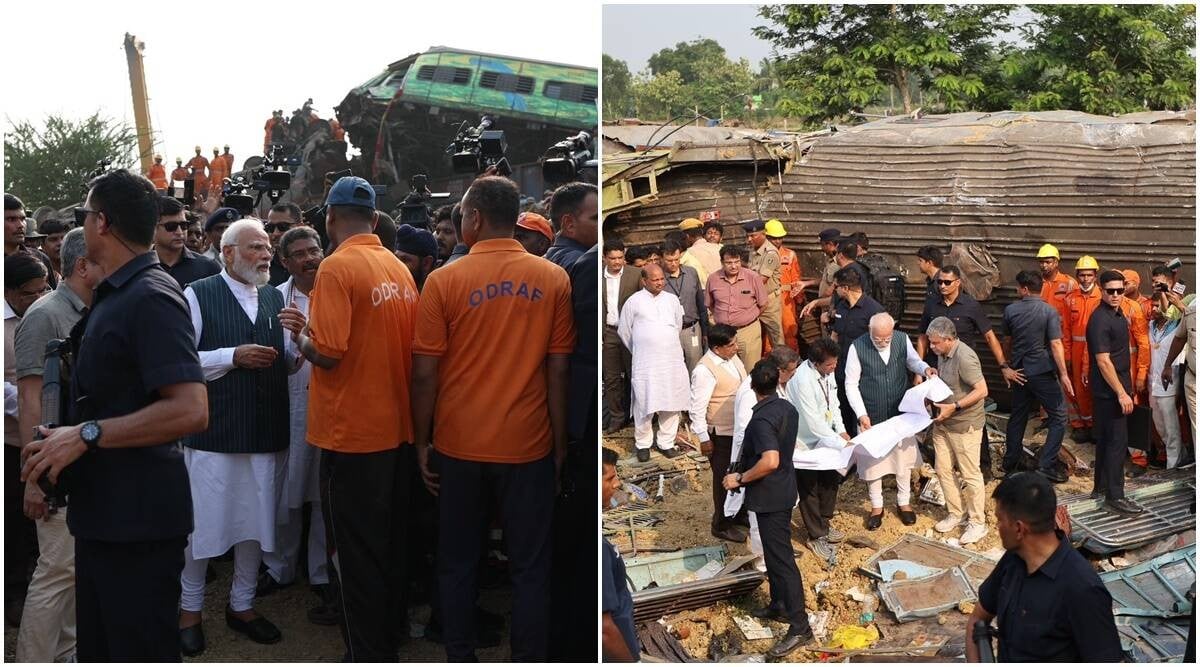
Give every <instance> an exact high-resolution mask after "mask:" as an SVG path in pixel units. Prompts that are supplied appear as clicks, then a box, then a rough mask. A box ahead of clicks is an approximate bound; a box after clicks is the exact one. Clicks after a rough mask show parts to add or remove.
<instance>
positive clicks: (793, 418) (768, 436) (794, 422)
mask: <svg viewBox="0 0 1200 667" xmlns="http://www.w3.org/2000/svg"><path fill="white" fill-rule="evenodd" d="M799 426H800V414H799V413H798V412H796V408H795V407H794V406H793V405H792V404H791V403H789V402H788V401H786V400H784V399H782V398H780V397H779V396H771V397H769V398H767V399H765V400H763V401H760V402H759V403H758V404H756V405H755V406H754V407H753V408H752V413H751V416H750V423H749V424H747V425H746V438H745V440H744V441H743V444H742V467H741V470H742V472H746V471H748V470H750V469H751V468H753V467H754V466H755V464H757V463H758V460H759V459H760V458H762V455H763V453H764V452H768V451H776V452H779V467H778V468H775V470H772V471H771V473H770V474H768V475H767V476H766V477H763V478H761V479H757V480H754V481H753V482H750V483H749V484H747V485H746V509H748V510H750V511H752V512H782V511H790V510H791V509H792V505H795V504H796V475H795V474H793V473H794V471H795V469H794V468H793V467H792V451H793V450H794V449H795V448H796V431H797V430H798V429H799Z"/></svg>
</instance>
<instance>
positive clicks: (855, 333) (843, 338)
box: [832, 294, 887, 368]
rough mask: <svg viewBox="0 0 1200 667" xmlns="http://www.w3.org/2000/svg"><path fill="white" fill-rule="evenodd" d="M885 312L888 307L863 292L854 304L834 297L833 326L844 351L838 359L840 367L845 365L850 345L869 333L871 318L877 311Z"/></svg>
mask: <svg viewBox="0 0 1200 667" xmlns="http://www.w3.org/2000/svg"><path fill="white" fill-rule="evenodd" d="M884 312H887V311H886V309H884V307H883V306H882V305H880V304H879V302H878V301H876V300H875V299H872V298H871V297H870V296H867V295H866V294H863V295H862V297H861V298H860V299H859V300H858V301H857V302H855V304H854V305H853V306H851V305H850V302H849V301H847V300H845V299H842V298H837V299H834V302H833V327H832V328H833V331H834V333H836V334H837V340H838V345H839V346H840V347H841V351H842V354H841V356H840V357H839V359H838V367H839V368H844V367H845V361H846V355H847V354H848V353H849V352H850V346H851V345H852V344H854V341H856V340H858V337H859V336H861V335H863V334H865V333H867V330H868V329H869V328H870V323H871V318H872V317H874V316H875V315H876V314H877V313H884Z"/></svg>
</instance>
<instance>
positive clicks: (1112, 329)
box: [1087, 303, 1133, 399]
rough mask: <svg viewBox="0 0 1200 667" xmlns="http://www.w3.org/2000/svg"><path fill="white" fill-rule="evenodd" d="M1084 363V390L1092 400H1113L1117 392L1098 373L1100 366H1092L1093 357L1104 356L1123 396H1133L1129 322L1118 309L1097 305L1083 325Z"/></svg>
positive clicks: (1094, 358) (1094, 363) (1094, 360)
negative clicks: (1087, 367) (1113, 370)
mask: <svg viewBox="0 0 1200 667" xmlns="http://www.w3.org/2000/svg"><path fill="white" fill-rule="evenodd" d="M1087 346H1088V355H1089V356H1090V357H1091V358H1090V359H1089V360H1088V361H1089V362H1090V363H1091V368H1090V370H1089V373H1088V387H1089V388H1091V390H1092V396H1093V397H1094V398H1104V399H1114V398H1116V397H1117V392H1115V391H1113V389H1112V387H1110V386H1108V381H1107V380H1105V379H1104V376H1103V375H1101V374H1100V364H1097V363H1096V355H1097V354H1101V353H1104V352H1107V353H1108V358H1109V359H1110V360H1111V361H1112V364H1113V367H1114V368H1115V369H1116V371H1117V377H1118V378H1120V379H1121V385H1122V386H1123V387H1125V393H1127V394H1132V393H1133V385H1132V379H1131V378H1130V375H1129V320H1127V319H1125V314H1124V313H1122V312H1121V309H1120V308H1110V307H1109V306H1107V305H1105V304H1103V303H1102V304H1100V306H1099V307H1097V308H1096V311H1095V312H1093V313H1092V316H1091V317H1090V318H1088V325H1087Z"/></svg>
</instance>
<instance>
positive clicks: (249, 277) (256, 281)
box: [230, 248, 271, 287]
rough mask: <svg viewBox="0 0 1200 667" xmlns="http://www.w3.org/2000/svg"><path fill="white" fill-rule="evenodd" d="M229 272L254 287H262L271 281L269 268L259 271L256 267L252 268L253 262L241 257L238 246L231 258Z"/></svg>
mask: <svg viewBox="0 0 1200 667" xmlns="http://www.w3.org/2000/svg"><path fill="white" fill-rule="evenodd" d="M230 272H231V273H233V275H235V276H237V277H238V278H241V279H242V280H244V281H245V282H247V283H249V284H251V285H254V286H255V287H262V286H263V285H266V284H267V283H268V282H270V281H271V271H270V270H269V269H268V270H266V271H259V270H258V269H256V268H254V263H253V262H248V261H246V260H245V259H243V258H242V251H241V249H240V248H239V249H238V250H237V251H236V252H235V255H234V258H233V268H231V269H230Z"/></svg>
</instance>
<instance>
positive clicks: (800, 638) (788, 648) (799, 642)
mask: <svg viewBox="0 0 1200 667" xmlns="http://www.w3.org/2000/svg"><path fill="white" fill-rule="evenodd" d="M812 640H813V635H812V632H811V631H810V632H805V633H797V634H792V633H790V632H789V633H788V634H786V635H784V636H783V639H780V640H779V642H778V643H776V644H775V645H774V646H772V647H771V648H770V649H768V650H767V655H768V656H770V657H772V658H775V659H779V658H782V657H783V656H785V655H787V654H789V653H791V652H792V651H795V650H796V649H798V648H800V647H801V646H804V645H805V644H807V643H808V642H810V641H812Z"/></svg>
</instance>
